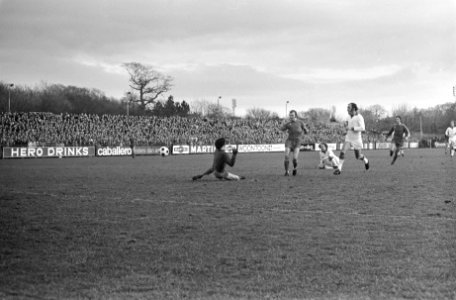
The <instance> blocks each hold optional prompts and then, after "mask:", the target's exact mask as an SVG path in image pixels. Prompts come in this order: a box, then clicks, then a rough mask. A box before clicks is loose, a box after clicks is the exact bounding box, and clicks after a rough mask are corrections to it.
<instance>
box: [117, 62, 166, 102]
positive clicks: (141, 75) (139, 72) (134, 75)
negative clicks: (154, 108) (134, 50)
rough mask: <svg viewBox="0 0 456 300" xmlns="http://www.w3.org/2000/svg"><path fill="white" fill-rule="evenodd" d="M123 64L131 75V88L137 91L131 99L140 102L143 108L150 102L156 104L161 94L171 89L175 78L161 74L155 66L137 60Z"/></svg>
mask: <svg viewBox="0 0 456 300" xmlns="http://www.w3.org/2000/svg"><path fill="white" fill-rule="evenodd" d="M123 66H124V68H125V69H126V70H127V72H128V74H129V75H130V79H129V86H130V88H132V89H133V90H135V91H136V92H137V95H135V96H133V97H132V98H131V101H132V102H136V103H138V104H139V105H140V107H141V108H142V109H144V110H145V109H146V107H147V106H148V105H149V104H154V103H155V101H156V100H157V99H158V98H159V97H160V96H162V95H163V94H164V93H166V92H169V91H170V90H171V87H172V84H171V82H172V80H173V78H172V77H170V76H167V75H164V74H161V73H160V72H158V71H156V70H154V68H153V67H151V66H147V65H143V64H140V63H137V62H130V63H124V64H123ZM136 96H137V97H136Z"/></svg>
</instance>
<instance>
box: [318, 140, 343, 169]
mask: <svg viewBox="0 0 456 300" xmlns="http://www.w3.org/2000/svg"><path fill="white" fill-rule="evenodd" d="M318 147H319V148H320V163H319V164H318V168H319V169H337V167H338V165H339V158H338V157H337V156H336V155H335V154H334V152H333V151H332V150H331V149H329V148H328V144H326V143H321V144H320V145H318Z"/></svg>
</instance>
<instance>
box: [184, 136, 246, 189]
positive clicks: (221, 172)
mask: <svg viewBox="0 0 456 300" xmlns="http://www.w3.org/2000/svg"><path fill="white" fill-rule="evenodd" d="M225 144H226V141H225V139H224V138H219V139H217V140H216V141H215V152H214V161H213V164H212V167H210V168H209V169H208V170H207V171H206V172H204V173H203V174H200V175H195V176H193V177H192V180H198V179H201V178H202V177H203V176H205V175H209V174H211V173H214V176H215V177H216V178H218V179H226V180H240V179H245V177H244V176H238V175H235V174H232V173H230V172H228V171H226V170H225V166H226V165H229V166H230V167H233V166H234V163H235V162H236V156H237V154H238V150H237V148H234V149H233V155H232V156H231V157H230V156H229V155H228V153H226V152H225Z"/></svg>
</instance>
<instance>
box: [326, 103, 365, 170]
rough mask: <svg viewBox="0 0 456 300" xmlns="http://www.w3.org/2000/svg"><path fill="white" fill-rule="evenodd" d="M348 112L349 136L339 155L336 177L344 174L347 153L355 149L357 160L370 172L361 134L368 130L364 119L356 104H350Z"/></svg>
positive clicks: (347, 135) (346, 137) (346, 136)
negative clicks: (363, 151) (363, 150)
mask: <svg viewBox="0 0 456 300" xmlns="http://www.w3.org/2000/svg"><path fill="white" fill-rule="evenodd" d="M347 112H348V114H349V115H350V120H349V121H348V123H347V134H346V135H345V142H344V145H343V146H342V150H341V151H340V155H339V165H338V168H337V169H336V170H335V171H334V175H340V173H341V172H342V166H343V165H344V160H345V152H347V150H349V149H351V148H353V149H354V151H355V157H356V159H359V160H362V161H363V162H364V167H365V168H366V170H369V160H368V159H367V157H366V156H365V155H364V154H363V153H362V149H363V139H362V136H361V133H362V132H363V131H365V130H366V126H365V125H364V118H363V116H362V115H360V114H359V113H358V106H357V105H356V104H355V103H349V104H348V106H347Z"/></svg>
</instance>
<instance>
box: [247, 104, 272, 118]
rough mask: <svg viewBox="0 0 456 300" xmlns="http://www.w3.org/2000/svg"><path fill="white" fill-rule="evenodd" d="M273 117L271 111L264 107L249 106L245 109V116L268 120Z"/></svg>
mask: <svg viewBox="0 0 456 300" xmlns="http://www.w3.org/2000/svg"><path fill="white" fill-rule="evenodd" d="M272 117H273V114H272V112H270V111H268V110H266V109H264V108H256V107H254V108H250V109H248V110H247V118H251V119H256V120H268V119H271V118H272Z"/></svg>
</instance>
